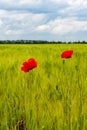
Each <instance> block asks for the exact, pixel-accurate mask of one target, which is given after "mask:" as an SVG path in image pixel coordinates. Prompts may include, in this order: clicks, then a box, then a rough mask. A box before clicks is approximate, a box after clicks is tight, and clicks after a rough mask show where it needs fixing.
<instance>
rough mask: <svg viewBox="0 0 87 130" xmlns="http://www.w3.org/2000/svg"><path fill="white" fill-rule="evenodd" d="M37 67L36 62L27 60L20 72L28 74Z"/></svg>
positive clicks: (31, 59)
mask: <svg viewBox="0 0 87 130" xmlns="http://www.w3.org/2000/svg"><path fill="white" fill-rule="evenodd" d="M36 67H37V61H36V60H35V59H34V58H30V59H28V61H25V62H23V65H22V67H21V70H22V71H24V72H29V71H30V70H32V69H34V68H36Z"/></svg>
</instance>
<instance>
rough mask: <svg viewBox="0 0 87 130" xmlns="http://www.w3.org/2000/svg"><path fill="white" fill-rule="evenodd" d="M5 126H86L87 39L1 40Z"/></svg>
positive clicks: (0, 98)
mask: <svg viewBox="0 0 87 130" xmlns="http://www.w3.org/2000/svg"><path fill="white" fill-rule="evenodd" d="M69 49H72V50H73V51H74V53H73V56H72V58H70V59H62V58H61V56H60V55H61V53H62V52H63V51H64V50H69ZM31 57H34V58H35V59H36V61H37V62H38V67H37V68H35V69H33V70H31V71H30V72H28V73H24V72H22V71H21V69H20V68H21V65H22V63H23V62H24V61H26V60H27V59H29V58H31ZM0 130H87V45H86V44H84V45H82V44H53V45H48V44H47V45H46V44H45V45H42V44H38V45H24V44H23V45H15V44H13V45H10V44H8V45H6V44H4V45H0Z"/></svg>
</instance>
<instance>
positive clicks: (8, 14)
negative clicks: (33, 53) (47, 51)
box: [0, 0, 87, 41]
mask: <svg viewBox="0 0 87 130" xmlns="http://www.w3.org/2000/svg"><path fill="white" fill-rule="evenodd" d="M20 39H23V40H48V41H83V40H84V41H87V0H0V40H20Z"/></svg>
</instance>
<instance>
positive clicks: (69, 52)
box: [61, 50, 73, 58]
mask: <svg viewBox="0 0 87 130" xmlns="http://www.w3.org/2000/svg"><path fill="white" fill-rule="evenodd" d="M72 54H73V50H66V51H64V52H62V54H61V58H72Z"/></svg>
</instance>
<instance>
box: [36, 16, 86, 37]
mask: <svg viewBox="0 0 87 130" xmlns="http://www.w3.org/2000/svg"><path fill="white" fill-rule="evenodd" d="M37 30H39V31H43V30H44V31H46V32H49V33H52V34H59V35H63V34H67V33H75V32H78V31H87V21H78V20H77V19H76V18H63V19H61V18H57V19H55V20H52V21H51V22H49V23H47V24H46V25H42V26H41V25H40V26H38V27H37Z"/></svg>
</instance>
